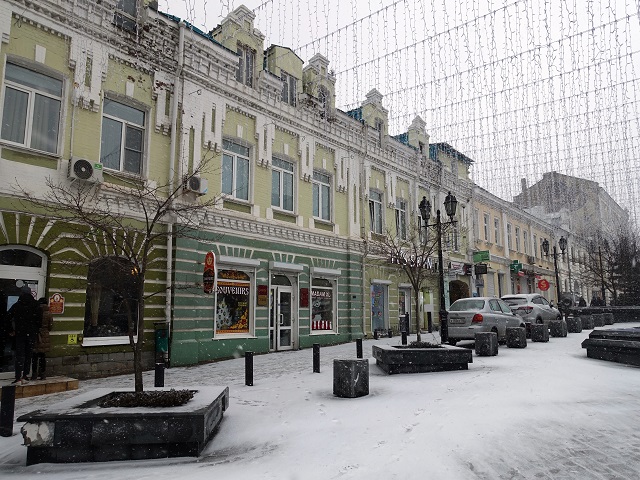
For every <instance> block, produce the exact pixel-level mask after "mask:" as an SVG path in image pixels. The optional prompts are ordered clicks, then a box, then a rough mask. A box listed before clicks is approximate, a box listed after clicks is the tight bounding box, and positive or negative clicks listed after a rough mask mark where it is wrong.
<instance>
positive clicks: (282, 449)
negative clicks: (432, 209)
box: [0, 324, 640, 480]
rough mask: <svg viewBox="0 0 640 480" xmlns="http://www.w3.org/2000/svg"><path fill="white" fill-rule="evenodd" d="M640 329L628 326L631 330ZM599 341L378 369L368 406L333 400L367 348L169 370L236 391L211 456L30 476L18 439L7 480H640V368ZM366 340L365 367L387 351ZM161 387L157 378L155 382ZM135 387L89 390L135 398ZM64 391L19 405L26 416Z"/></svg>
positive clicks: (71, 467) (0, 458) (9, 441)
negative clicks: (340, 373)
mask: <svg viewBox="0 0 640 480" xmlns="http://www.w3.org/2000/svg"><path fill="white" fill-rule="evenodd" d="M639 325H640V324H616V325H615V326H613V327H605V328H626V327H632V326H639ZM588 334H589V331H584V332H582V333H580V334H575V333H574V334H569V336H568V337H567V338H552V339H551V340H550V341H549V343H531V342H530V343H529V345H528V347H527V348H525V349H509V348H507V347H505V346H501V347H500V353H499V355H498V356H497V357H477V356H475V354H474V358H473V363H472V364H471V365H470V366H469V370H468V371H459V372H442V373H422V374H406V375H393V376H388V375H386V374H384V373H383V372H382V371H381V370H380V369H378V367H376V365H375V361H373V360H372V359H370V394H369V395H368V396H366V397H361V398H356V399H343V398H337V397H334V396H333V391H332V390H333V384H332V360H333V359H334V358H355V355H356V347H355V343H351V344H346V345H339V346H336V347H325V348H322V349H321V373H320V374H317V373H315V374H314V373H312V351H311V349H307V350H302V351H294V352H284V353H278V354H270V355H261V356H256V357H255V358H254V365H255V373H254V382H255V384H254V386H253V387H247V386H245V385H244V359H242V358H238V359H235V360H229V361H224V362H218V363H212V364H208V365H202V366H197V367H190V368H174V369H170V370H167V372H166V377H165V385H166V386H168V387H170V386H172V385H180V386H183V385H194V386H197V385H222V386H229V388H230V394H231V402H230V407H229V409H228V410H227V412H226V413H225V416H224V419H223V421H222V424H221V427H220V429H219V431H218V433H217V435H216V436H215V437H214V438H213V439H212V441H211V442H210V443H209V444H208V446H207V447H206V449H205V450H204V452H203V453H202V455H201V456H200V457H199V458H177V459H166V460H145V461H130V462H109V463H98V464H95V463H94V464H86V463H85V464H38V465H32V466H29V467H26V466H25V460H26V448H25V447H24V446H22V445H21V444H22V437H21V436H20V435H19V429H20V425H19V424H16V425H15V428H14V433H15V435H14V436H12V437H9V438H4V437H0V477H1V478H2V479H3V480H4V479H9V478H46V479H47V480H73V479H83V480H84V479H114V478H117V479H119V480H121V479H137V480H140V479H146V478H153V479H157V478H174V479H177V478H185V479H189V480H196V479H208V480H210V479H216V480H220V479H223V480H226V479H282V480H293V479H300V480H307V479H319V480H320V479H321V480H328V479H337V478H340V479H361V478H362V479H368V480H370V479H395V478H398V479H401V478H402V479H474V478H481V479H502V478H505V479H506V478H510V479H511V478H513V479H522V478H526V479H536V480H538V479H576V480H577V479H581V480H582V479H590V478H593V479H614V478H615V479H632V478H640V477H639V474H638V472H640V408H639V401H640V369H638V368H636V367H630V366H626V365H620V364H616V363H611V362H605V361H601V360H593V359H589V358H587V356H586V350H584V349H582V348H581V346H580V343H581V342H582V340H583V339H585V338H587V336H588ZM399 342H400V339H399V337H395V338H392V339H381V340H366V341H365V342H364V352H365V357H370V356H371V346H372V345H374V344H376V343H389V344H398V343H399ZM145 381H146V384H147V385H148V386H152V385H153V372H148V373H147V374H146V376H145ZM132 383H133V380H132V376H121V377H111V378H106V379H99V380H90V381H82V382H80V391H86V390H90V389H93V388H96V387H110V388H113V387H131V386H132ZM72 395H77V392H66V393H62V394H53V395H47V396H41V397H35V398H29V399H23V400H18V401H17V402H16V416H18V415H21V414H23V413H26V412H29V411H32V410H36V409H38V408H39V407H42V406H44V405H50V404H52V403H55V402H58V401H61V400H63V399H65V398H69V396H72Z"/></svg>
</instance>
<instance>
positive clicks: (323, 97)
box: [318, 85, 329, 118]
mask: <svg viewBox="0 0 640 480" xmlns="http://www.w3.org/2000/svg"><path fill="white" fill-rule="evenodd" d="M318 103H319V108H320V116H321V117H322V118H325V116H326V115H327V110H328V109H329V90H327V89H326V87H323V86H322V85H321V86H320V87H318Z"/></svg>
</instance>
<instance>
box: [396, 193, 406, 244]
mask: <svg viewBox="0 0 640 480" xmlns="http://www.w3.org/2000/svg"><path fill="white" fill-rule="evenodd" d="M396 234H397V235H398V238H401V239H402V240H406V239H407V202H405V201H404V200H401V199H396Z"/></svg>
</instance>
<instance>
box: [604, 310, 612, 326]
mask: <svg viewBox="0 0 640 480" xmlns="http://www.w3.org/2000/svg"><path fill="white" fill-rule="evenodd" d="M613 322H614V320H613V313H611V312H609V313H605V314H604V324H605V325H613Z"/></svg>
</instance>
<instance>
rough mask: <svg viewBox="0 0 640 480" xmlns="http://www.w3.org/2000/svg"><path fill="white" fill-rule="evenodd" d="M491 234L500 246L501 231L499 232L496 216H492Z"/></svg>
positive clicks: (498, 222)
mask: <svg viewBox="0 0 640 480" xmlns="http://www.w3.org/2000/svg"><path fill="white" fill-rule="evenodd" d="M493 234H494V235H495V238H496V245H498V246H501V245H502V241H501V240H500V237H501V232H500V219H499V218H498V217H493Z"/></svg>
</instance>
